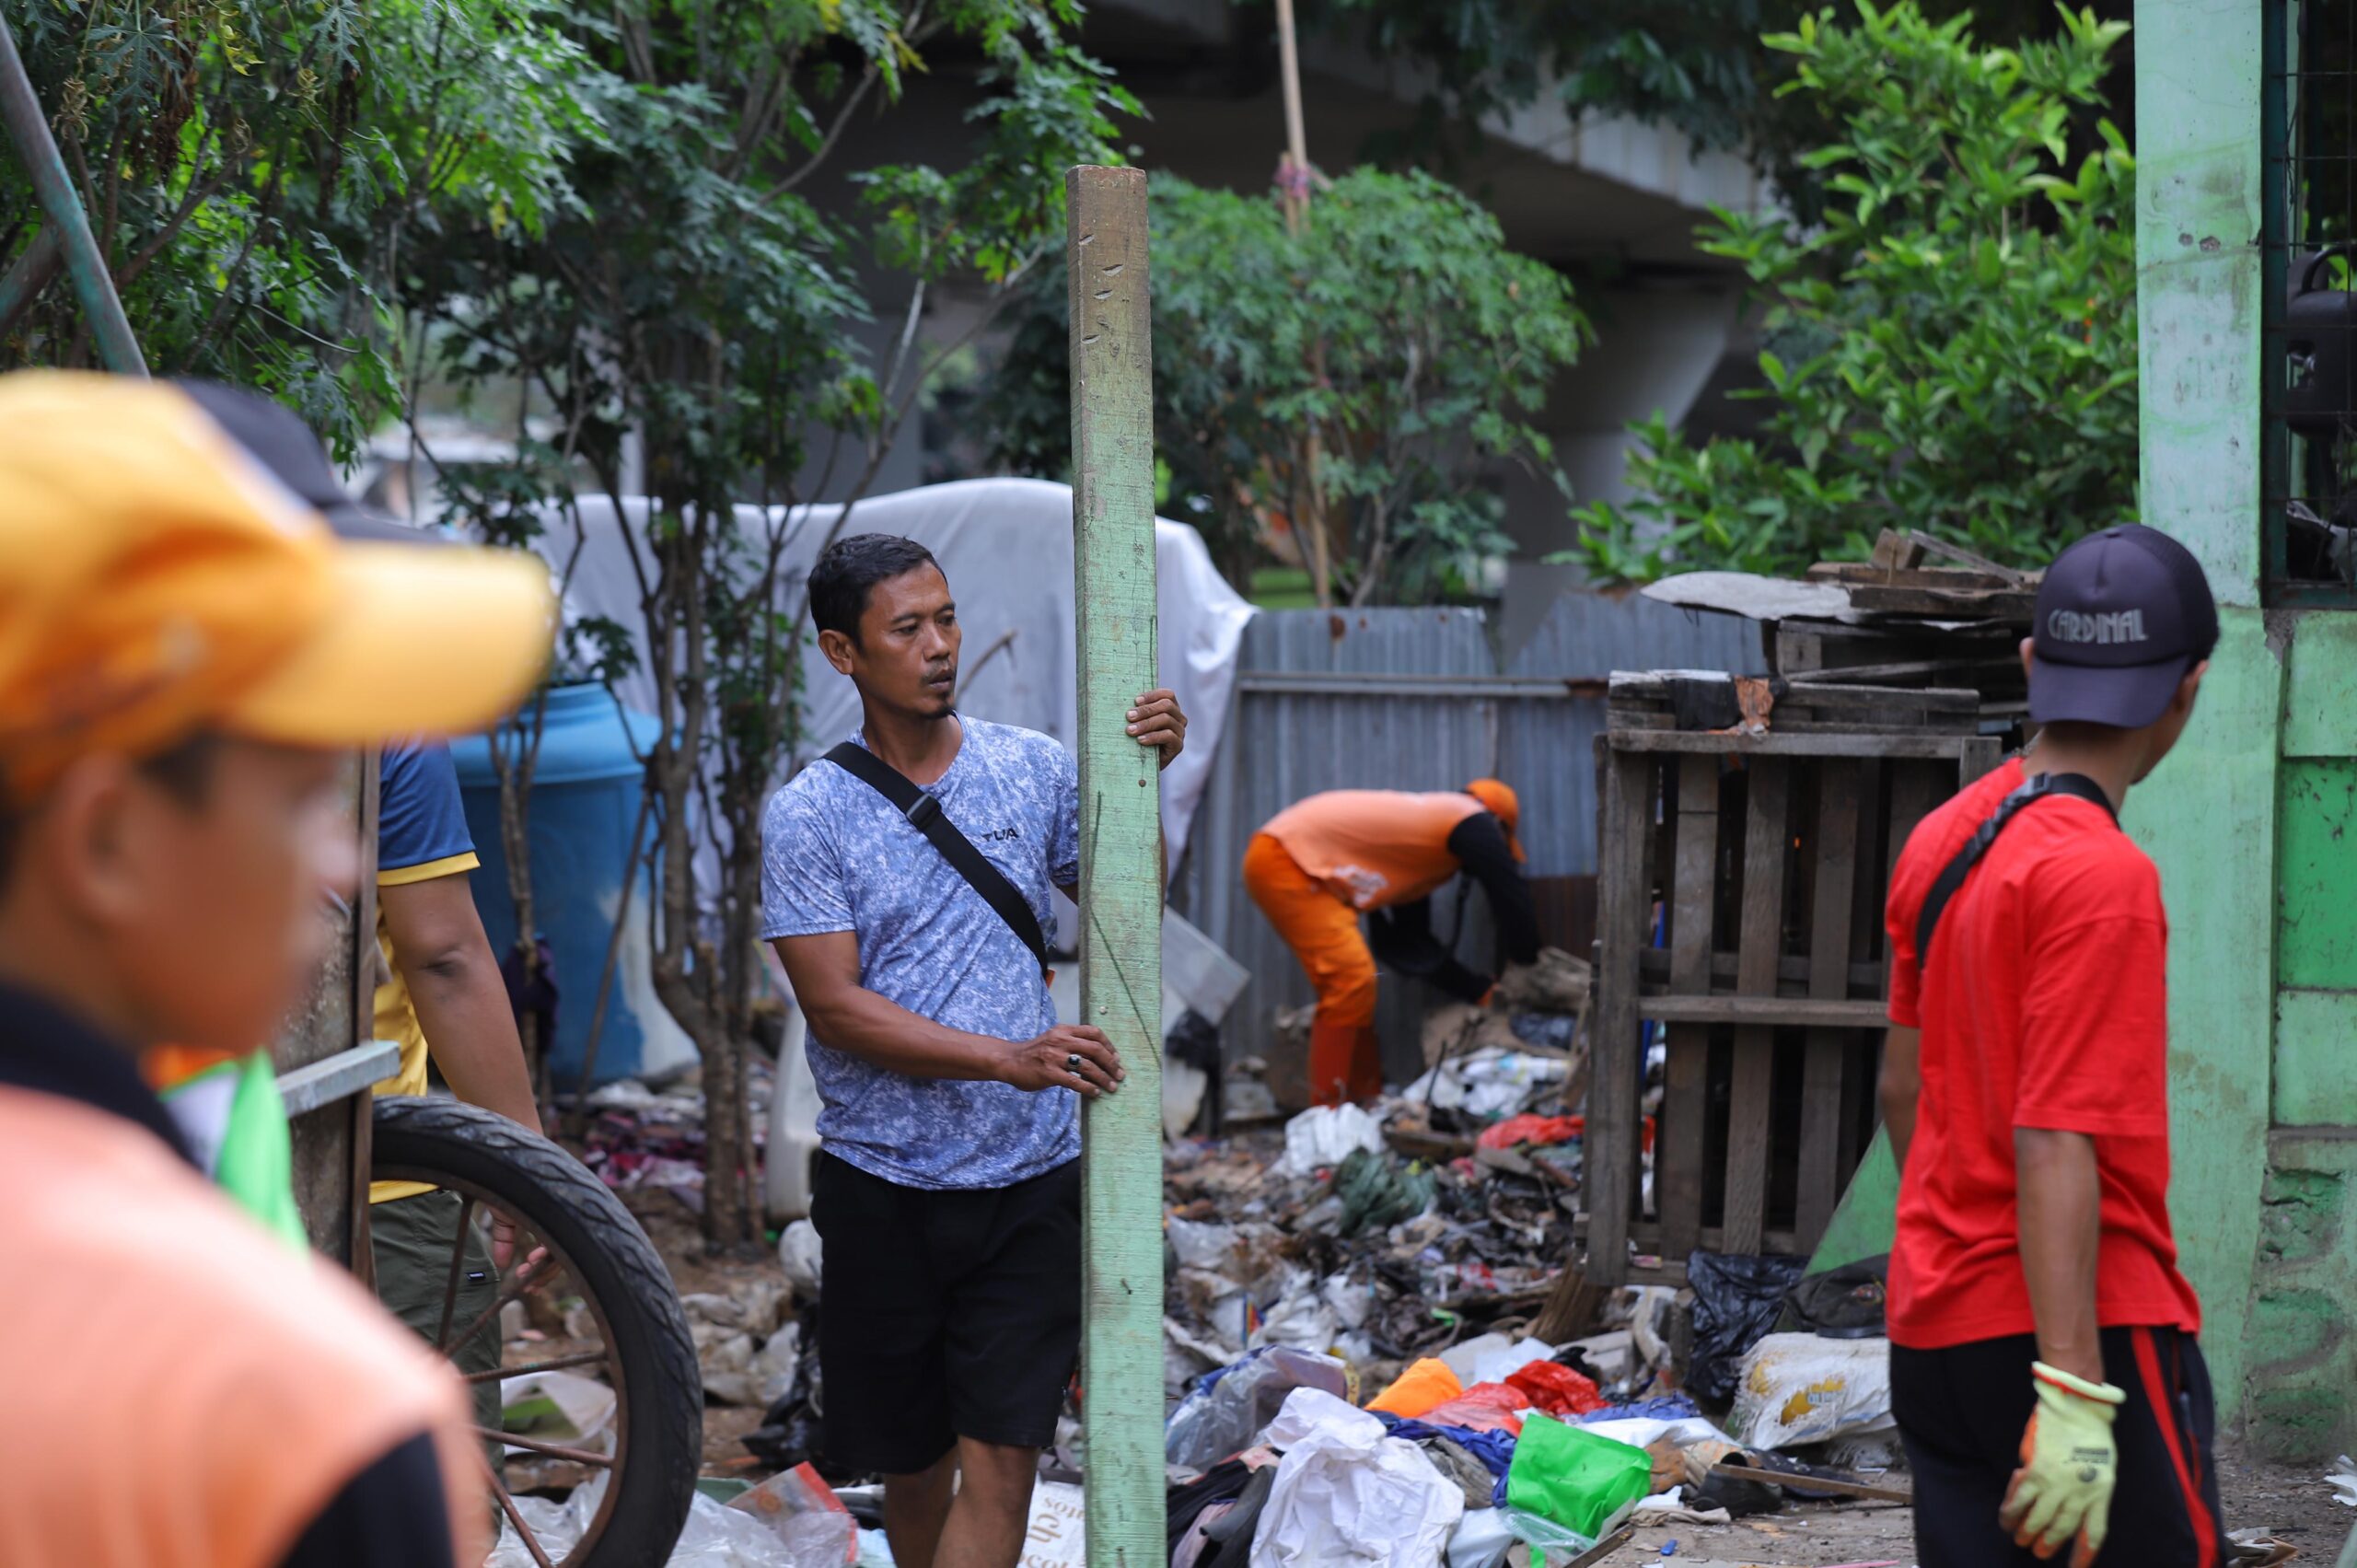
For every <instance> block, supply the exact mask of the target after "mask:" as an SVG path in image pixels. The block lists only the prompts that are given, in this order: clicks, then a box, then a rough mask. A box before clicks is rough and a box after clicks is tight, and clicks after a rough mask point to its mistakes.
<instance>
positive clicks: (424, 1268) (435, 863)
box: [156, 381, 540, 1429]
mask: <svg viewBox="0 0 2357 1568" xmlns="http://www.w3.org/2000/svg"><path fill="white" fill-rule="evenodd" d="M177 385H178V386H179V388H180V390H181V391H182V392H183V393H184V394H185V395H187V396H188V397H189V398H191V399H192V401H195V402H196V403H197V404H198V405H199V406H200V407H202V408H203V410H204V412H206V413H208V414H210V415H211V416H212V418H213V420H214V421H215V423H216V424H219V425H220V427H221V428H222V429H223V430H225V431H226V432H227V433H228V435H229V436H231V437H233V438H234V439H235V440H236V441H237V442H238V445H239V446H241V447H244V448H245V450H246V452H247V454H248V455H249V456H250V457H251V458H253V459H255V460H257V461H258V462H259V463H260V464H261V466H262V467H263V468H264V469H266V470H269V472H270V474H271V476H272V477H273V478H274V479H276V480H277V481H278V482H279V483H281V484H282V485H284V486H285V488H286V490H287V491H288V492H289V493H290V494H292V495H294V497H295V498H296V500H298V501H300V502H301V503H302V504H303V505H305V506H307V507H308V508H309V509H310V510H312V511H313V512H315V513H317V514H318V515H319V517H321V518H322V519H324V520H325V521H326V523H327V524H328V526H329V527H330V528H332V529H333V530H334V532H335V533H336V534H337V535H338V536H340V537H342V538H343V539H347V540H364V541H371V540H373V541H388V540H398V541H401V542H402V543H404V544H407V545H409V546H410V547H411V548H413V549H418V550H422V551H424V552H426V553H427V554H428V555H429V556H431V555H435V554H438V553H439V551H438V549H437V548H436V547H435V546H433V545H431V544H429V543H426V542H424V536H423V535H422V534H420V533H419V531H418V530H417V529H415V528H410V527H408V526H407V525H405V524H402V523H400V522H398V521H395V520H393V519H391V518H389V517H381V516H379V515H377V514H375V513H372V512H370V511H368V510H367V509H366V508H365V507H363V506H361V505H359V504H358V503H356V502H354V500H353V499H352V497H351V495H350V494H349V493H348V492H346V491H345V490H344V488H343V482H342V481H341V480H340V479H338V478H337V477H336V473H335V470H334V469H333V468H332V467H331V465H330V463H329V461H328V456H327V452H326V449H325V448H324V447H321V446H320V444H319V437H318V436H316V435H314V434H313V433H312V432H311V430H310V428H309V427H308V426H307V425H306V424H304V423H303V422H302V420H301V419H300V418H299V417H297V416H296V414H295V412H293V411H292V410H290V409H287V408H285V407H284V405H282V404H279V403H276V402H273V401H271V400H270V399H268V398H265V397H262V396H261V395H260V394H259V393H256V392H252V391H250V390H248V389H244V388H238V387H228V386H223V385H221V384H219V383H217V382H202V381H184V382H180V383H178V384H177ZM380 757H381V761H382V767H381V777H382V788H381V790H380V792H379V806H378V808H377V942H378V945H379V947H381V948H382V950H383V952H384V956H385V962H386V965H387V968H388V971H389V979H388V980H386V981H385V982H384V983H383V984H381V985H379V986H378V987H377V995H376V1029H375V1033H376V1038H377V1039H378V1040H394V1041H397V1042H398V1043H399V1044H400V1046H401V1066H400V1068H399V1070H397V1071H396V1072H395V1073H394V1074H393V1075H392V1076H391V1077H389V1078H387V1079H386V1080H385V1081H384V1082H382V1083H380V1084H378V1085H377V1087H376V1092H377V1093H378V1094H380V1095H422V1094H424V1093H425V1092H426V1090H427V1087H428V1082H429V1079H428V1073H427V1066H426V1063H427V1059H428V1057H429V1056H430V1057H431V1058H432V1060H433V1063H434V1065H435V1067H437V1068H438V1069H440V1072H441V1074H442V1078H443V1081H444V1082H445V1083H447V1085H448V1086H449V1087H450V1092H451V1093H452V1094H454V1095H456V1096H457V1097H458V1098H460V1099H462V1100H465V1101H467V1102H468V1103H469V1104H470V1105H479V1106H482V1108H483V1109H486V1110H493V1111H496V1112H498V1113H499V1114H500V1115H502V1116H505V1117H506V1118H507V1119H508V1120H510V1121H516V1122H518V1123H520V1124H521V1125H523V1126H525V1127H527V1128H529V1129H530V1130H531V1131H533V1132H539V1131H540V1109H539V1107H538V1106H537V1105H536V1104H535V1103H534V1100H533V1098H532V1087H531V1080H530V1077H529V1075H528V1074H527V1072H526V1071H525V1066H524V1048H523V1043H522V1041H521V1040H520V1039H519V1038H518V1036H517V1030H516V1019H515V1015H514V1014H513V1013H512V1012H511V1011H510V1010H509V1007H508V1002H507V988H506V985H505V982H504V981H502V980H501V979H500V974H499V961H498V959H497V958H494V957H493V955H492V950H491V942H490V939H489V938H487V937H486V936H485V935H483V929H482V919H481V918H480V917H479V916H478V915H477V914H476V912H475V905H474V895H473V890H472V889H471V888H470V885H469V878H468V876H467V873H469V872H470V871H472V870H473V869H475V867H476V865H478V864H479V862H478V861H477V860H476V858H475V847H474V842H473V840H472V839H471V838H470V836H469V835H468V832H467V820H466V815H465V812H464V809H463V807H462V805H461V802H460V797H459V777H458V772H457V770H456V769H455V768H453V766H452V765H451V761H450V753H449V750H448V749H447V747H445V746H443V745H441V744H440V743H439V742H423V741H396V742H392V743H390V744H388V745H387V746H386V747H385V748H384V749H383V750H382V752H381V753H380ZM429 1042H430V1043H429ZM190 1065H191V1066H193V1065H195V1063H190ZM268 1069H269V1063H268V1060H267V1057H266V1055H265V1056H262V1057H258V1058H252V1059H249V1060H247V1061H245V1062H242V1063H222V1064H220V1065H217V1066H215V1067H214V1068H213V1069H212V1071H211V1074H209V1075H205V1074H198V1075H196V1076H193V1077H191V1076H189V1075H188V1074H186V1073H184V1072H174V1073H172V1074H169V1075H168V1076H166V1077H161V1078H157V1080H156V1081H157V1083H158V1084H159V1086H161V1085H162V1084H165V1083H171V1082H173V1081H174V1080H176V1079H177V1080H180V1082H179V1083H178V1085H177V1086H175V1087H173V1088H171V1089H170V1090H169V1091H168V1098H169V1100H170V1102H171V1104H172V1109H173V1111H174V1113H175V1115H176V1116H177V1117H178V1118H179V1119H180V1121H181V1123H182V1126H183V1130H184V1131H185V1132H193V1130H194V1126H195V1124H196V1123H197V1122H199V1121H202V1120H203V1115H204V1113H205V1112H206V1111H207V1110H208V1109H212V1108H213V1107H214V1106H215V1104H216V1103H218V1104H220V1105H225V1106H226V1107H229V1108H231V1109H242V1110H243V1111H244V1112H245V1113H246V1114H244V1115H242V1116H232V1117H230V1118H228V1119H227V1121H226V1126H225V1129H224V1135H223V1136H222V1138H220V1139H219V1140H218V1146H219V1149H220V1153H219V1155H218V1156H217V1158H215V1159H208V1160H206V1161H205V1167H206V1168H207V1169H208V1170H210V1171H211V1172H212V1174H213V1175H214V1176H215V1179H217V1180H220V1181H221V1182H222V1184H223V1185H224V1187H225V1189H226V1190H227V1191H229V1192H230V1193H231V1195H232V1196H233V1197H236V1198H237V1199H238V1202H240V1203H241V1204H243V1205H244V1206H245V1207H246V1208H247V1209H248V1211H249V1212H250V1213H252V1214H255V1215H256V1216H257V1217H259V1218H261V1219H262V1220H263V1222H264V1223H265V1224H268V1225H272V1226H273V1228H274V1229H277V1230H278V1231H279V1232H280V1233H281V1234H282V1235H285V1234H289V1233H290V1232H292V1231H293V1230H294V1229H295V1226H296V1223H297V1222H296V1220H295V1218H294V1212H293V1203H292V1197H291V1193H290V1191H289V1189H288V1185H287V1182H286V1179H285V1176H284V1170H285V1146H286V1139H285V1132H284V1125H283V1121H280V1122H278V1123H277V1124H274V1125H273V1124H271V1123H272V1121H273V1118H272V1116H271V1114H270V1112H271V1110H272V1109H273V1107H274V1106H275V1104H276V1100H275V1090H274V1086H273V1084H272V1082H271V1080H270V1077H269V1072H268ZM280 1114H281V1116H282V1117H283V1110H282V1111H281V1112H280ZM214 1119H215V1120H216V1121H219V1120H222V1118H221V1115H220V1112H219V1111H217V1110H215V1111H214ZM264 1133H268V1134H270V1135H269V1136H264V1135H263V1134H264ZM196 1141H197V1143H198V1144H199V1146H200V1149H202V1148H203V1146H205V1144H206V1143H207V1140H205V1139H203V1138H198V1139H197V1140H196ZM368 1196H369V1202H370V1203H371V1204H372V1205H373V1207H372V1208H371V1210H370V1225H369V1228H370V1232H371V1235H372V1237H373V1242H374V1249H373V1258H374V1261H375V1265H376V1278H377V1296H378V1298H379V1299H380V1300H381V1301H382V1302H383V1303H384V1305H385V1306H386V1307H388V1308H389V1309H390V1310H391V1311H392V1312H393V1314H394V1315H395V1316H397V1317H399V1318H401V1320H402V1321H403V1322H405V1323H407V1324H408V1325H409V1326H410V1327H411V1328H412V1329H413V1330H416V1331H417V1332H418V1333H419V1334H421V1335H423V1336H424V1337H425V1338H426V1339H428V1340H432V1339H433V1338H434V1337H435V1335H436V1334H438V1333H439V1332H440V1331H441V1318H442V1295H443V1292H444V1290H445V1289H446V1288H447V1285H448V1282H449V1268H450V1257H451V1253H452V1252H453V1250H455V1249H456V1248H457V1246H458V1243H459V1210H460V1207H461V1200H460V1199H459V1197H458V1195H457V1194H456V1193H452V1192H447V1191H439V1190H437V1189H435V1188H432V1187H428V1186H426V1185H425V1184H424V1183H422V1182H414V1181H408V1182H399V1181H379V1182H376V1183H374V1184H373V1185H372V1186H371V1188H370V1191H369V1194H368ZM467 1248H468V1255H467V1259H466V1263H465V1268H464V1271H463V1272H462V1274H461V1276H460V1280H459V1296H458V1300H457V1304H456V1307H455V1308H454V1311H453V1315H452V1318H453V1327H454V1328H460V1329H462V1328H464V1327H465V1326H466V1325H467V1324H470V1323H472V1322H474V1321H475V1320H476V1318H478V1317H480V1316H481V1315H482V1311H483V1309H484V1308H485V1307H488V1306H489V1305H490V1303H491V1302H492V1301H493V1299H494V1298H495V1297H496V1296H497V1295H498V1290H499V1275H500V1274H501V1272H504V1271H505V1269H507V1268H508V1267H509V1266H510V1265H511V1264H512V1263H513V1262H514V1261H516V1260H515V1258H514V1251H515V1237H514V1234H513V1231H512V1227H510V1226H509V1225H507V1224H506V1222H505V1221H504V1220H499V1219H497V1218H495V1217H494V1218H493V1221H492V1224H491V1226H490V1235H489V1237H487V1238H486V1237H481V1236H475V1237H469V1238H468V1242H467ZM452 1358H453V1359H454V1360H455V1361H456V1362H457V1363H458V1365H459V1367H460V1369H461V1370H463V1371H467V1372H481V1371H488V1370H490V1369H491V1368H493V1367H495V1366H497V1365H499V1358H500V1342H499V1335H498V1330H497V1329H496V1327H495V1326H490V1325H486V1326H485V1327H484V1329H483V1330H482V1332H480V1333H479V1334H477V1335H476V1336H475V1337H474V1338H473V1339H472V1340H470V1342H468V1343H466V1344H464V1345H461V1346H458V1347H456V1348H455V1350H454V1352H453V1356H452ZM473 1391H474V1395H475V1407H476V1416H477V1420H478V1422H479V1423H481V1424H483V1425H485V1426H489V1427H493V1428H494V1429H495V1428H496V1427H497V1426H498V1424H499V1387H498V1384H497V1383H496V1382H495V1381H493V1380H488V1379H486V1380H485V1381H482V1382H480V1383H477V1384H475V1385H474V1386H473Z"/></svg>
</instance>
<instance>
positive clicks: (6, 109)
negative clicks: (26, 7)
mask: <svg viewBox="0 0 2357 1568" xmlns="http://www.w3.org/2000/svg"><path fill="white" fill-rule="evenodd" d="M0 124H5V125H6V128H7V132H8V137H9V139H10V140H11V141H13V142H15V143H16V144H17V157H20V158H22V159H24V162H25V171H26V172H27V173H28V174H29V175H31V176H32V182H33V193H34V195H36V196H38V197H39V198H40V199H41V211H42V212H43V213H46V214H47V215H48V216H49V227H50V228H54V229H56V230H57V231H58V232H59V235H60V238H62V240H63V241H64V250H65V270H66V272H67V273H68V274H69V275H70V276H71V277H72V278H73V280H74V292H75V294H76V295H78V296H81V301H82V310H83V313H84V314H85V315H87V316H88V317H89V319H90V331H91V335H92V336H94V337H95V338H96V339H97V340H98V344H99V359H100V360H101V361H103V362H104V363H105V365H106V367H107V368H108V369H110V370H111V371H113V372H115V373H116V374H117V375H119V376H135V377H139V378H140V379H142V380H145V378H146V376H147V361H146V360H145V358H143V357H142V356H141V354H140V353H139V340H138V339H137V338H135V337H134V336H133V335H132V331H131V319H130V318H129V317H127V316H125V315H124V314H123V313H122V299H121V298H120V297H119V296H117V295H116V294H115V291H114V274H113V273H111V272H110V271H109V270H108V268H107V260H106V258H105V257H104V256H103V255H101V254H99V241H98V238H97V236H95V235H93V234H92V233H91V232H90V219H89V216H88V215H87V214H86V213H84V212H83V211H82V200H81V198H80V197H79V196H77V195H75V193H74V181H73V180H72V179H71V178H70V177H69V176H68V175H67V174H66V172H65V159H64V157H61V156H60V155H59V153H58V151H57V138H56V137H54V136H52V135H51V134H50V133H49V117H48V116H47V115H45V114H43V113H42V112H41V98H40V96H39V95H38V94H36V93H35V92H34V91H33V84H32V78H31V77H30V76H29V75H26V74H25V63H24V61H23V60H22V59H21V58H19V57H18V56H17V40H16V36H15V35H14V34H13V33H11V32H10V31H9V30H8V24H7V23H6V22H5V21H0ZM42 232H43V233H47V232H48V229H44V230H43V231H42Z"/></svg>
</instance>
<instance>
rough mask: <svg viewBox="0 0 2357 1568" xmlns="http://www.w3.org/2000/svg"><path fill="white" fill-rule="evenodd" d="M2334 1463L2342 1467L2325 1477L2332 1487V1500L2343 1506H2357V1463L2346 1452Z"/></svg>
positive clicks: (2328, 1484)
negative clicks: (2353, 1462)
mask: <svg viewBox="0 0 2357 1568" xmlns="http://www.w3.org/2000/svg"><path fill="white" fill-rule="evenodd" d="M2333 1463H2334V1464H2337V1465H2339V1466H2340V1469H2337V1470H2335V1471H2333V1472H2332V1473H2331V1474H2330V1475H2328V1476H2327V1477H2325V1478H2324V1481H2325V1484H2326V1485H2327V1486H2329V1487H2331V1488H2332V1500H2333V1501H2334V1502H2335V1503H2338V1504H2340V1505H2341V1506H2342V1507H2343V1508H2357V1464H2351V1462H2350V1459H2349V1456H2348V1455H2346V1454H2343V1455H2341V1456H2340V1458H2338V1459H2335V1460H2334V1461H2333Z"/></svg>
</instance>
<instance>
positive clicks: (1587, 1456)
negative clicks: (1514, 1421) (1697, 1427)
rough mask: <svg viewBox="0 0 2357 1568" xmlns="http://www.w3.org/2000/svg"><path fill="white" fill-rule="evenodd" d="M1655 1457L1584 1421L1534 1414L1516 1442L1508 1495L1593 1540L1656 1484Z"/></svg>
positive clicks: (1527, 1509)
mask: <svg viewBox="0 0 2357 1568" xmlns="http://www.w3.org/2000/svg"><path fill="white" fill-rule="evenodd" d="M1653 1469H1654V1467H1653V1460H1652V1459H1651V1458H1648V1457H1647V1456H1646V1453H1645V1451H1644V1450H1643V1448H1632V1447H1631V1446H1629V1445H1628V1444H1626V1443H1617V1442H1614V1441H1613V1440H1612V1439H1611V1438H1609V1437H1603V1436H1599V1435H1597V1434H1596V1433H1595V1432H1594V1431H1592V1430H1590V1429H1589V1428H1586V1427H1584V1426H1567V1425H1565V1424H1564V1423H1562V1422H1560V1421H1556V1420H1554V1419H1553V1418H1552V1417H1550V1416H1544V1415H1534V1416H1532V1417H1531V1418H1530V1420H1529V1421H1528V1422H1527V1423H1525V1424H1524V1426H1523V1429H1522V1438H1521V1440H1520V1441H1519V1442H1517V1443H1516V1444H1515V1450H1514V1468H1513V1469H1512V1470H1511V1471H1509V1472H1508V1474H1507V1476H1506V1501H1507V1502H1508V1503H1509V1504H1511V1505H1512V1506H1513V1507H1515V1509H1517V1510H1519V1511H1521V1512H1523V1513H1527V1514H1535V1515H1537V1516H1539V1517H1540V1518H1544V1519H1548V1520H1551V1521H1552V1522H1553V1523H1555V1524H1558V1525H1561V1526H1562V1527H1564V1528H1566V1529H1569V1530H1573V1531H1575V1532H1577V1533H1578V1534H1580V1535H1582V1536H1585V1537H1586V1538H1587V1539H1588V1541H1589V1543H1590V1544H1594V1542H1595V1541H1596V1539H1599V1538H1601V1537H1603V1536H1605V1535H1608V1534H1609V1533H1610V1532H1611V1531H1612V1530H1613V1529H1614V1528H1615V1527H1618V1526H1619V1525H1620V1521H1621V1520H1622V1519H1623V1518H1625V1517H1627V1516H1628V1514H1629V1512H1630V1510H1631V1509H1632V1508H1633V1507H1635V1505H1636V1504H1637V1502H1638V1500H1639V1499H1641V1498H1643V1496H1644V1495H1645V1493H1646V1491H1647V1489H1648V1488H1649V1487H1651V1485H1652V1484H1653Z"/></svg>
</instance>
